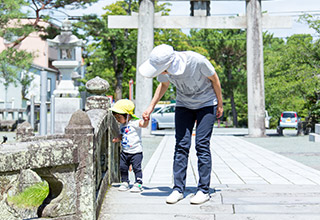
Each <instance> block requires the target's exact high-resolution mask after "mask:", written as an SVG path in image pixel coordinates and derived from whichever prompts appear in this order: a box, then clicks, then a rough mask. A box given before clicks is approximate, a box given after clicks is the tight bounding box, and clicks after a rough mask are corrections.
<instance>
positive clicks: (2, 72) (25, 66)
mask: <svg viewBox="0 0 320 220" xmlns="http://www.w3.org/2000/svg"><path fill="white" fill-rule="evenodd" d="M32 59H33V58H32V55H31V54H30V53H27V52H26V51H23V50H17V49H15V48H8V49H7V50H3V51H2V52H1V53H0V79H1V80H2V83H3V85H4V87H5V106H6V104H7V96H8V87H9V85H10V84H14V85H15V86H17V83H18V82H20V78H21V74H20V73H21V72H22V71H23V70H29V68H30V65H31V62H32Z"/></svg>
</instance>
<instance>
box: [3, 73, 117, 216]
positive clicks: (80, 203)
mask: <svg viewBox="0 0 320 220" xmlns="http://www.w3.org/2000/svg"><path fill="white" fill-rule="evenodd" d="M88 85H89V86H88ZM105 85H108V83H107V82H106V81H103V80H101V79H100V78H95V79H93V80H92V81H89V82H88V83H87V89H89V91H90V92H93V93H96V94H101V93H105V92H106V90H107V89H108V88H106V87H105ZM107 87H108V86H107ZM109 107H110V103H109V99H108V98H107V97H105V96H101V95H94V96H91V97H89V98H88V99H87V102H86V111H82V110H78V111H77V112H75V113H73V115H72V116H71V119H70V121H69V124H68V126H67V127H66V128H65V133H64V134H60V135H50V136H35V135H34V133H33V129H32V128H31V126H30V124H29V123H27V122H25V123H23V124H21V125H20V126H19V127H18V129H17V134H16V138H17V142H16V143H14V144H3V145H0V216H1V219H6V220H11V219H12V220H13V219H14V220H17V219H30V218H32V219H36V218H39V219H41V218H43V219H48V218H50V219H61V220H69V219H77V220H78V219H85V220H90V219H92V220H95V219H97V216H98V213H99V211H100V208H101V204H102V201H103V198H104V195H105V192H106V190H107V188H108V185H110V184H111V183H112V182H118V181H119V167H118V162H119V159H118V158H119V153H120V146H119V144H118V143H112V137H114V136H117V135H118V131H119V128H118V124H117V122H116V120H115V119H114V117H113V116H112V114H110V112H109V111H108V108H109ZM43 180H45V181H46V182H47V184H48V188H49V194H48V196H47V197H46V198H45V199H44V201H43V203H42V204H41V205H40V206H32V205H31V206H30V205H19V204H16V203H15V202H12V200H10V199H9V198H12V197H14V196H17V195H19V194H22V193H23V192H25V191H26V190H27V189H28V188H30V186H34V185H36V184H39V183H41V182H43Z"/></svg>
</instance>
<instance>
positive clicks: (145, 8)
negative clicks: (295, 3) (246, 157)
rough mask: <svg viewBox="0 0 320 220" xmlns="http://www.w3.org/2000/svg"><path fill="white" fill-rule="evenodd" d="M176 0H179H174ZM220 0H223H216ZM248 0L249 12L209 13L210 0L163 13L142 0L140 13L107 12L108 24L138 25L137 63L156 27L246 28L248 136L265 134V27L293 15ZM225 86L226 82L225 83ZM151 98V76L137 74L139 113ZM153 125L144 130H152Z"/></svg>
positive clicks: (284, 22) (284, 24)
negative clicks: (183, 12)
mask: <svg viewBox="0 0 320 220" xmlns="http://www.w3.org/2000/svg"><path fill="white" fill-rule="evenodd" d="M175 1H177V0H175ZM214 1H220V0H214ZM224 1H246V16H208V15H209V14H210V13H209V4H210V2H209V1H205V0H202V1H201V0H200V1H190V4H191V8H192V11H191V14H193V16H160V15H158V14H155V13H154V1H153V0H142V1H141V2H140V7H139V13H133V14H132V15H131V16H119V15H115V16H111V15H109V16H108V28H125V29H134V28H137V29H138V48H137V67H138V66H140V64H142V63H143V62H144V61H145V60H147V59H148V56H149V54H150V52H151V50H152V49H153V46H154V45H153V44H154V35H153V31H154V28H162V29H174V28H179V29H180V28H181V29H186V28H206V29H247V85H248V127H249V136H252V137H261V136H264V135H265V94H264V71H263V43H262V29H263V28H291V26H292V20H291V17H285V16H269V15H268V14H264V15H263V14H262V13H261V0H224ZM222 87H223V85H222ZM151 99H152V79H147V78H144V77H142V76H141V75H140V74H139V73H138V68H137V74H136V114H137V115H141V114H142V112H143V111H144V110H145V109H146V108H147V107H148V105H149V103H150V101H151ZM150 133H151V129H150V128H149V130H147V132H145V133H144V134H150Z"/></svg>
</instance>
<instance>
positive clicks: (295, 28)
mask: <svg viewBox="0 0 320 220" xmlns="http://www.w3.org/2000/svg"><path fill="white" fill-rule="evenodd" d="M114 2H115V0H99V1H98V3H95V4H93V5H92V6H91V7H88V8H87V9H81V10H66V11H65V12H66V13H67V14H68V15H70V16H72V15H75V16H79V15H83V14H91V13H95V14H98V15H101V14H103V13H104V10H103V9H102V8H103V7H104V6H106V5H109V4H112V3H114ZM164 2H165V1H164ZM170 3H171V4H172V6H171V7H170V8H171V12H170V15H175V16H183V15H184V16H188V15H189V14H190V3H189V1H181V0H180V1H170ZM245 5H246V4H245V0H243V1H221V0H220V1H214V0H213V1H211V3H210V8H211V11H210V13H211V16H215V15H216V16H230V15H237V14H245ZM262 11H267V12H268V13H269V14H270V16H291V17H292V21H293V25H292V28H291V29H268V30H264V31H268V32H269V33H274V36H275V37H282V38H285V37H288V36H291V35H293V34H305V33H306V34H311V35H315V31H314V30H312V29H310V28H309V27H308V25H307V24H305V23H301V22H298V21H297V20H298V18H299V15H301V14H303V13H309V14H313V15H316V16H319V17H320V0H266V1H264V0H262ZM61 16H63V14H62V15H61Z"/></svg>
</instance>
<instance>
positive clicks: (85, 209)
mask: <svg viewBox="0 0 320 220" xmlns="http://www.w3.org/2000/svg"><path fill="white" fill-rule="evenodd" d="M65 135H66V137H67V138H69V139H71V140H73V143H74V144H75V145H77V147H78V159H79V165H78V167H77V170H76V182H77V201H76V207H77V211H76V214H77V217H78V219H86V220H96V205H95V198H96V184H95V180H96V176H95V166H94V156H93V154H94V141H93V140H94V129H93V127H92V125H91V121H90V119H89V117H88V115H87V113H85V112H83V111H81V110H78V111H76V112H75V113H73V115H72V116H71V119H70V121H69V124H68V126H67V127H66V129H65Z"/></svg>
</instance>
